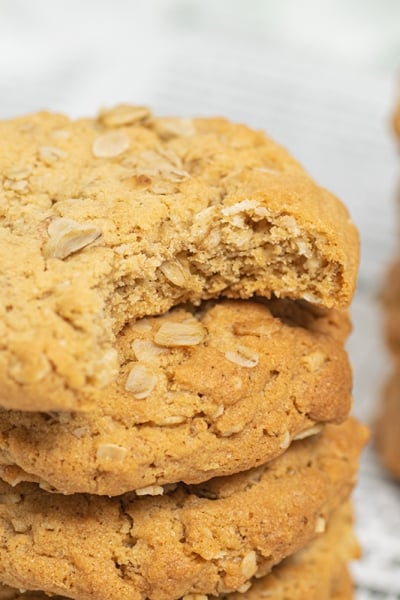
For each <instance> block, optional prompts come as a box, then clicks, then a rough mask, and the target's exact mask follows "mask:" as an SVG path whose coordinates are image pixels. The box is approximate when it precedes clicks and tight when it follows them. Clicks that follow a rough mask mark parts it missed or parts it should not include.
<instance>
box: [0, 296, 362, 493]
mask: <svg viewBox="0 0 400 600" xmlns="http://www.w3.org/2000/svg"><path fill="white" fill-rule="evenodd" d="M335 313H338V311H334V310H325V311H319V312H317V313H316V312H315V311H310V310H309V307H308V306H299V305H297V304H295V303H293V302H291V301H286V302H284V301H282V300H278V301H264V302H258V303H256V302H252V301H244V300H242V301H232V300H226V301H222V302H219V303H217V304H207V305H202V306H201V307H200V309H199V310H197V311H192V312H190V311H189V310H188V309H184V308H176V309H173V310H171V311H170V312H169V313H167V314H166V315H164V316H162V317H152V318H147V319H141V320H140V321H137V322H136V323H135V324H134V325H132V326H130V327H126V328H125V329H124V330H123V331H122V333H121V334H120V335H119V336H118V351H119V357H120V362H121V364H122V365H123V366H122V368H121V370H120V375H119V379H118V382H117V384H115V385H111V386H109V387H108V388H106V389H105V390H104V391H103V392H102V393H100V394H99V396H98V398H97V400H96V405H95V408H94V409H93V411H91V412H88V413H83V412H76V413H51V414H46V413H31V412H19V411H9V410H0V448H1V450H0V476H1V477H2V478H3V479H4V480H6V481H8V482H9V483H11V484H12V485H15V483H19V482H20V481H37V482H39V483H40V484H41V485H42V486H44V488H45V489H49V488H54V489H57V490H58V491H61V492H63V493H74V492H87V493H94V494H105V495H110V496H115V495H119V494H122V493H125V492H127V491H132V490H135V489H138V488H147V487H148V486H150V487H151V489H150V490H147V491H148V492H153V493H160V492H162V487H160V486H162V485H164V484H168V483H175V482H177V481H184V482H186V483H198V482H201V481H204V480H207V479H211V478H212V477H215V476H220V475H228V474H231V473H236V472H239V471H243V470H247V469H250V468H252V467H255V466H257V465H260V464H263V463H265V462H267V461H269V460H271V459H272V458H274V457H275V456H278V455H279V454H281V453H282V452H284V450H285V449H286V448H287V447H288V446H289V445H290V442H291V441H292V440H293V439H296V438H297V437H303V436H306V435H312V434H313V433H315V432H317V431H318V430H319V429H320V427H321V425H322V423H324V422H327V421H335V422H340V421H343V420H344V419H345V418H346V417H347V414H348V412H349V409H350V401H351V397H350V394H351V383H352V377H351V370H350V366H349V363H348V359H347V355H346V352H345V350H344V348H343V344H342V338H343V333H344V331H348V329H349V321H348V317H347V315H346V314H344V313H338V314H337V315H336V317H335ZM274 315H279V317H278V316H274ZM335 318H336V321H335Z"/></svg>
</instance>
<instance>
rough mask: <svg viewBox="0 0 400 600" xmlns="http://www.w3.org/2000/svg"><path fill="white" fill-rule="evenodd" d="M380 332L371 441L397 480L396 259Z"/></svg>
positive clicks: (397, 120) (399, 128)
mask: <svg viewBox="0 0 400 600" xmlns="http://www.w3.org/2000/svg"><path fill="white" fill-rule="evenodd" d="M393 124H394V130H395V132H396V134H397V137H398V139H399V140H400V103H399V104H398V107H397V111H396V113H395V115H394V121H393ZM382 300H383V302H382V304H383V309H384V330H385V339H386V344H387V347H388V350H389V352H390V354H391V357H392V363H393V372H392V375H391V376H390V378H389V381H388V382H387V383H386V386H385V388H384V391H383V397H382V401H381V406H380V411H379V416H378V419H377V422H376V430H375V434H376V435H375V441H376V446H377V449H378V451H379V454H380V457H381V459H382V463H383V464H384V465H385V467H386V468H387V470H388V472H389V473H390V474H391V475H392V476H393V477H394V478H395V479H398V480H399V481H400V258H399V257H397V258H396V259H395V260H394V261H393V263H392V265H391V266H390V268H389V270H388V273H387V276H386V282H385V289H384V292H383V294H382Z"/></svg>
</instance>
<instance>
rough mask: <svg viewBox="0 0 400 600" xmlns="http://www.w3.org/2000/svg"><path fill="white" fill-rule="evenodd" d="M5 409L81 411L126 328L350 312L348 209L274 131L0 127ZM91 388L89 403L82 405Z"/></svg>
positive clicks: (60, 124)
mask: <svg viewBox="0 0 400 600" xmlns="http://www.w3.org/2000/svg"><path fill="white" fill-rule="evenodd" d="M0 210H1V227H0V286H1V303H0V317H1V320H0V340H1V342H0V381H1V386H0V403H1V404H2V405H3V406H5V407H7V408H20V409H23V410H53V409H59V410H65V409H75V410H79V409H83V408H87V407H89V406H90V404H91V402H92V401H93V392H94V391H95V390H96V389H99V388H102V387H104V386H106V385H107V384H109V383H110V382H111V381H113V380H114V379H115V378H116V374H117V371H118V357H117V352H116V349H115V336H116V335H117V334H118V332H119V331H121V329H122V328H123V327H124V325H126V323H127V322H128V321H131V320H135V319H138V318H141V317H143V316H150V315H157V314H161V313H163V312H165V311H166V310H168V309H169V308H170V307H171V306H174V305H177V304H179V303H182V302H186V301H190V302H192V303H198V302H199V301H200V300H202V299H208V298H214V297H218V296H221V295H224V296H228V297H232V298H249V297H251V296H253V295H254V294H258V295H260V296H264V297H269V296H271V294H272V293H274V294H275V295H276V296H279V297H288V298H292V299H298V298H303V299H306V300H309V301H311V302H313V303H316V304H319V305H324V306H326V307H345V306H347V305H348V304H349V302H350V300H351V297H352V294H353V291H354V286H355V277H356V270H357V263H358V237H357V233H356V230H355V228H354V226H353V224H352V223H351V221H350V219H349V215H348V213H347V211H346V209H345V208H344V207H343V205H342V204H341V203H340V202H339V201H338V200H337V199H336V198H335V197H333V196H332V195H331V194H329V193H328V192H327V191H325V190H324V189H322V188H320V187H318V186H317V185H316V184H315V183H314V182H313V181H312V180H311V179H310V177H309V176H308V175H307V174H306V173H305V172H304V170H303V169H302V168H301V167H300V165H299V164H298V163H297V162H296V161H295V160H294V159H293V158H291V157H290V155H289V154H288V153H287V152H286V151H285V150H284V149H282V148H281V147H280V146H278V145H277V144H276V143H274V142H273V141H271V140H270V139H268V138H267V137H266V136H265V135H264V134H263V133H261V132H257V131H252V130H250V129H248V128H247V127H245V126H244V125H236V124H232V123H229V122H228V121H226V120H224V119H221V118H215V119H211V118H195V119H178V118H176V119H174V118H157V117H154V116H153V115H152V114H151V112H150V111H149V110H148V109H146V108H144V107H130V106H119V107H116V108H115V109H113V110H104V111H102V112H101V113H100V115H99V116H98V117H97V118H96V119H81V120H77V121H71V120H69V119H68V118H67V117H65V116H62V115H57V114H49V113H46V112H42V113H38V114H33V115H28V116H25V117H21V118H16V119H12V120H8V121H2V122H0ZM78 390H79V394H78V393H77V392H78Z"/></svg>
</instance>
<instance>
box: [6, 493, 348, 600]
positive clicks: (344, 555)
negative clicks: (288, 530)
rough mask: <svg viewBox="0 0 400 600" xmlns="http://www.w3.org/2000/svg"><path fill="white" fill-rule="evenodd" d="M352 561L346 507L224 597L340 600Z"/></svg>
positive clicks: (26, 599)
mask: <svg viewBox="0 0 400 600" xmlns="http://www.w3.org/2000/svg"><path fill="white" fill-rule="evenodd" d="M354 558H358V545H357V543H356V541H355V539H354V534H353V531H352V519H351V509H350V506H348V505H346V506H343V507H341V508H339V510H338V511H336V513H335V514H334V515H333V517H332V518H331V519H330V521H329V524H328V528H327V531H326V532H325V533H324V534H323V535H322V536H321V537H319V538H317V539H315V540H313V541H312V542H310V543H309V544H308V545H307V546H306V548H304V549H303V550H300V551H299V552H296V553H295V554H294V555H293V556H291V557H290V558H287V559H285V560H284V561H282V562H281V563H279V565H277V566H276V567H274V568H273V569H272V571H271V573H270V574H269V575H266V576H265V577H262V578H261V579H256V580H254V581H253V582H252V583H253V585H252V587H251V588H250V589H249V590H245V588H246V587H247V584H246V585H245V586H243V591H242V592H241V593H240V592H237V593H234V594H228V595H227V596H224V597H225V598H226V600H260V599H262V598H271V599H272V600H305V599H306V600H331V599H332V600H333V599H336V600H339V598H340V599H341V598H344V597H345V596H338V592H339V590H340V589H343V587H344V584H345V582H346V566H345V563H346V562H347V561H349V560H352V559H354ZM347 577H348V575H347ZM46 597H47V596H45V595H44V594H43V592H26V593H22V594H21V593H20V592H18V590H15V589H12V588H6V587H4V588H1V587H0V600H33V599H37V600H44V599H45V598H46ZM189 598H190V596H189ZM189 598H188V600H189ZM191 600H195V599H194V598H191ZM196 600H207V596H203V597H202V596H200V597H199V596H197V598H196Z"/></svg>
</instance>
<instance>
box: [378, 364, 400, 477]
mask: <svg viewBox="0 0 400 600" xmlns="http://www.w3.org/2000/svg"><path fill="white" fill-rule="evenodd" d="M375 445H376V448H377V450H378V453H379V455H380V457H381V460H382V463H383V464H384V465H385V467H386V468H387V470H388V471H389V472H390V474H391V475H392V476H393V477H395V478H396V479H398V480H399V481H400V371H399V370H398V369H397V370H396V371H395V372H394V373H393V375H392V377H391V379H390V380H389V382H388V383H387V385H386V387H385V389H384V392H383V395H382V399H381V405H380V407H379V416H378V418H377V420H376V423H375Z"/></svg>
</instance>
